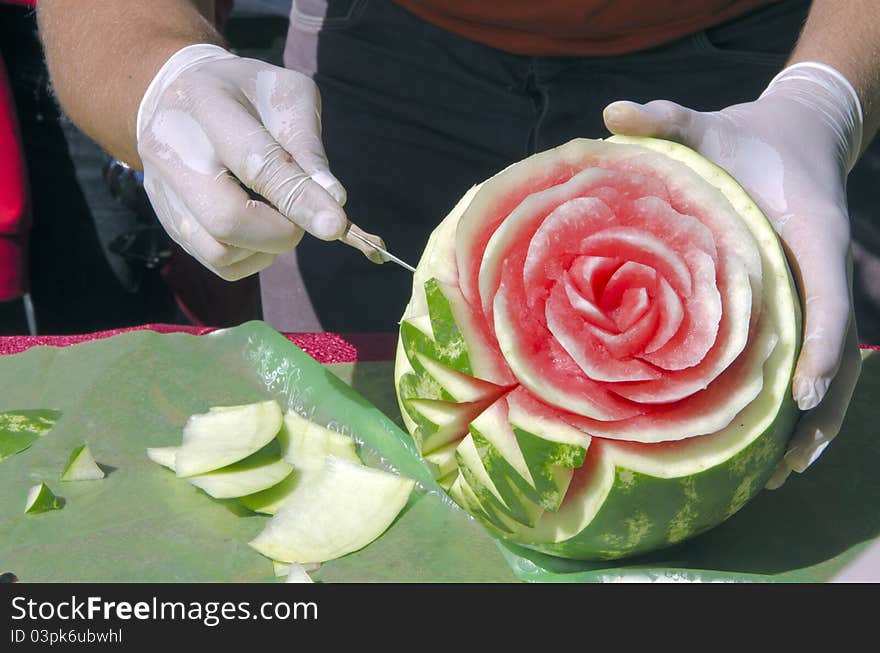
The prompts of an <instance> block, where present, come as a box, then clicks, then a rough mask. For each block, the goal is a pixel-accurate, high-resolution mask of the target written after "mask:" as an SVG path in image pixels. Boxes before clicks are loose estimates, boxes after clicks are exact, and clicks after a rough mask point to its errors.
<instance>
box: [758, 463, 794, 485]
mask: <svg viewBox="0 0 880 653" xmlns="http://www.w3.org/2000/svg"><path fill="white" fill-rule="evenodd" d="M789 476H791V467H789V466H788V464H787V463H786V462H785V460H783V461H782V462H781V463H779V466H778V467H777V468H776V471H774V472H773V474H772V475H771V476H770V479H769V480H768V481H767V484H766V485H765V486H764V487H765V488H767V489H768V490H776V489H779V488H781V487H782V486H783V484H784V483H785V481H787V480H788V477H789Z"/></svg>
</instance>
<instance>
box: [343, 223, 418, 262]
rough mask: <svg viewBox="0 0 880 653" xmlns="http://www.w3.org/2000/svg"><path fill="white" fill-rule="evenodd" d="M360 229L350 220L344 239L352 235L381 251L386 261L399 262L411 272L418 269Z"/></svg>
mask: <svg viewBox="0 0 880 653" xmlns="http://www.w3.org/2000/svg"><path fill="white" fill-rule="evenodd" d="M360 231H361V230H360V228H359V227H358V226H357V225H355V224H354V223H352V222H349V224H348V229H346V231H345V234H344V235H343V237H342V240H346V239H347V238H348V237H352V238H354V239H355V240H357V241H358V242H360V243H363V244H364V245H367V246H368V247H371V248H372V249H374V250H375V251H377V252H379V253H380V254H381V255H382V258H384V259H385V260H386V261H391V262H393V263H397V265H399V266H400V267H402V268H404V269H406V270H409V271H410V272H415V271H416V269H415V268H414V267H413V266H411V265H410V264H409V263H407V262H405V261H403V260H401V259H399V258H397V257H396V256H395V255H394V254H392V253H391V252H389V251H388V250H387V249H385V248H383V247H381V246H380V245H377V244H376V243H374V242H373V241H372V240H370V239H369V238H367V237H366V236H363V235H362V234H361V233H359V232H360ZM349 244H350V243H349Z"/></svg>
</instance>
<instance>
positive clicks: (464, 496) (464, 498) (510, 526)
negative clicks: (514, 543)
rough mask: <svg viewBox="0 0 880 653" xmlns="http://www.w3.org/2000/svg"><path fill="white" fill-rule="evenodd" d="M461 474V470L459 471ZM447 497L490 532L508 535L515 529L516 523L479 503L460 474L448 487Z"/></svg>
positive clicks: (486, 505)
mask: <svg viewBox="0 0 880 653" xmlns="http://www.w3.org/2000/svg"><path fill="white" fill-rule="evenodd" d="M459 472H461V470H459ZM449 496H450V497H452V499H453V501H455V502H456V503H457V504H458V505H459V506H461V507H462V508H464V510H466V511H467V512H468V513H469V514H471V515H472V516H474V517H476V518H477V519H478V520H480V522H481V523H482V524H483V525H485V526H486V527H488V528H489V529H490V530H491V531H492V532H497V533H500V534H510V533H513V532H514V530H515V529H516V526H515V525H514V524H516V522H514V521H513V520H509V519H506V518H504V517H502V516H501V515H499V514H498V513H497V512H495V510H494V509H493V508H491V507H490V506H489V505H488V504H483V503H480V500H479V499H478V498H477V495H476V493H475V492H474V490H473V489H472V488H471V486H470V485H469V484H468V482H467V481H466V480H465V478H464V476H463V475H462V474H461V473H458V474H457V475H456V478H455V479H454V480H453V482H452V485H450V487H449Z"/></svg>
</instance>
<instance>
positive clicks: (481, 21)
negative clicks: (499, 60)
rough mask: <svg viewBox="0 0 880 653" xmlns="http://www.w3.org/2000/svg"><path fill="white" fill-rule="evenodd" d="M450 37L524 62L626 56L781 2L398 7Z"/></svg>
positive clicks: (510, 1)
mask: <svg viewBox="0 0 880 653" xmlns="http://www.w3.org/2000/svg"><path fill="white" fill-rule="evenodd" d="M395 1H396V2H397V4H399V5H400V6H402V7H404V8H405V9H407V10H409V11H411V12H412V13H414V14H416V15H417V16H419V17H420V18H422V19H424V20H426V21H428V22H430V23H433V24H434V25H437V26H438V27H441V28H443V29H445V30H447V31H449V32H452V33H453V34H457V35H459V36H463V37H465V38H468V39H471V40H473V41H478V42H480V43H484V44H485V45H489V46H491V47H494V48H498V49H500V50H505V51H507V52H513V53H516V54H528V55H562V56H564V55H584V56H598V55H611V54H623V53H626V52H634V51H636V50H643V49H645V48H650V47H653V46H657V45H661V44H663V43H666V42H669V41H672V40H675V39H677V38H680V37H682V36H685V35H687V34H690V33H692V32H695V31H699V30H701V29H705V28H707V27H711V26H713V25H718V24H720V23H723V22H724V21H727V20H730V19H731V18H735V17H737V16H740V15H742V14H745V13H747V12H748V11H750V10H752V9H755V8H757V7H761V6H764V5H769V4H772V3H774V2H779V1H780V0H395Z"/></svg>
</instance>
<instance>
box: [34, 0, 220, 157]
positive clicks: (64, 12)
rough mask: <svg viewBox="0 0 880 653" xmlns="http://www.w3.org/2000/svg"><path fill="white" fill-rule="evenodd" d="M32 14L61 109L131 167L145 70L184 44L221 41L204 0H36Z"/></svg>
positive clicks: (150, 71)
mask: <svg viewBox="0 0 880 653" xmlns="http://www.w3.org/2000/svg"><path fill="white" fill-rule="evenodd" d="M37 17H38V20H39V27H40V34H41V38H42V40H43V47H44V49H45V53H46V61H47V65H48V67H49V72H50V75H51V77H52V83H53V86H54V88H55V92H56V94H57V96H58V99H59V101H60V103H61V105H62V107H63V109H64V111H65V112H66V113H67V114H68V115H69V116H70V117H71V119H72V120H73V121H74V122H75V123H76V124H77V125H78V126H79V127H80V129H82V130H83V131H84V132H85V133H87V134H88V135H89V136H91V137H92V138H93V139H94V140H95V141H96V142H97V143H99V144H100V145H101V146H102V147H103V148H104V149H106V150H107V151H108V152H110V153H111V154H113V156H115V157H117V158H119V159H120V160H122V161H125V162H126V163H128V164H129V165H131V166H134V167H137V168H140V167H141V162H140V157H139V156H138V153H137V138H136V119H137V110H138V105H139V104H140V101H141V98H142V97H143V95H144V91H146V88H147V86H148V85H149V83H150V81H151V80H152V79H153V76H154V75H155V74H156V72H157V71H158V70H159V68H160V67H161V66H162V64H163V63H164V62H165V61H166V60H167V59H168V58H169V57H170V56H171V55H172V54H174V53H175V52H176V51H177V50H179V49H180V48H182V47H184V46H187V45H191V44H193V43H217V44H220V43H221V42H222V39H221V37H220V35H219V34H217V32H216V30H214V28H213V21H212V17H213V1H212V0H207V1H205V0H202V1H197V0H150V2H142V1H141V0H90V1H89V2H88V3H74V2H70V0H40V2H39V3H37Z"/></svg>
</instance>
